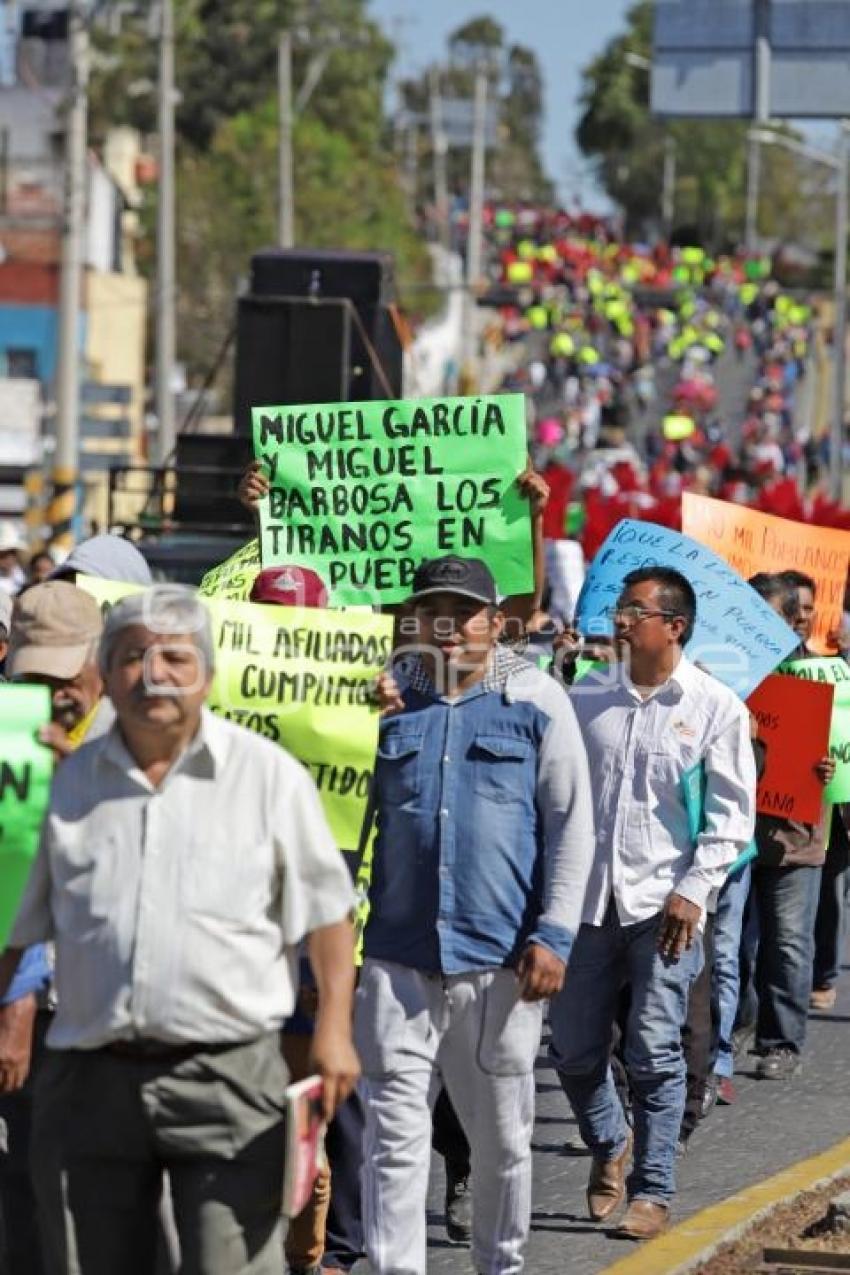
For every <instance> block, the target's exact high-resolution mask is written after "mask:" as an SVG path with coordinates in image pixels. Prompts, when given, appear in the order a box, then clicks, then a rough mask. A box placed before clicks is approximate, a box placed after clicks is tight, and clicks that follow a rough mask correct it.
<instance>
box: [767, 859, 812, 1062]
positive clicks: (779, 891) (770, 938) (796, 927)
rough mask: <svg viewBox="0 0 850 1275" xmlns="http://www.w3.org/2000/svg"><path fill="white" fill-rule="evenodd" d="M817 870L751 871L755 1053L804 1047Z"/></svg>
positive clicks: (771, 869) (796, 868)
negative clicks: (755, 934)
mask: <svg viewBox="0 0 850 1275" xmlns="http://www.w3.org/2000/svg"><path fill="white" fill-rule="evenodd" d="M820 879H821V869H820V868H819V867H818V868H810V867H805V866H801V867H795V868H773V867H765V866H761V865H759V866H758V867H756V868H755V870H754V871H753V889H754V891H755V896H756V902H757V904H758V914H759V950H758V956H757V958H756V992H757V994H758V1001H759V1007H758V1018H757V1019H756V1050H757V1051H758V1052H760V1053H765V1052H766V1051H767V1050H769V1049H792V1050H793V1051H794V1052H795V1053H798V1054H799V1053H802V1050H803V1046H804V1045H805V1043H806V1025H807V1022H808V1017H809V996H810V995H811V991H812V961H813V958H814V948H815V915H816V913H817V906H818V895H819V893H820Z"/></svg>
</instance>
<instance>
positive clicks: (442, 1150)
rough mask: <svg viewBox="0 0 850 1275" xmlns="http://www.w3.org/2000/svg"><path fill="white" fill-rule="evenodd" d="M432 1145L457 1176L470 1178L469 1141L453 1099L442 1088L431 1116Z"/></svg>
mask: <svg viewBox="0 0 850 1275" xmlns="http://www.w3.org/2000/svg"><path fill="white" fill-rule="evenodd" d="M431 1146H432V1147H433V1148H434V1150H435V1151H436V1152H437V1155H441V1156H442V1157H443V1159H444V1160H445V1162H446V1165H447V1166H448V1165H451V1167H452V1171H453V1172H454V1174H455V1176H456V1177H459V1178H468V1177H469V1172H470V1152H469V1141H468V1139H467V1136H466V1134H465V1133H464V1131H463V1128H462V1126H461V1123H460V1121H459V1120H458V1118H457V1113H456V1112H455V1109H454V1107H453V1106H452V1100H451V1098H450V1097H449V1095H448V1093H447V1092H446V1090H445V1089H441V1090H440V1092H439V1094H438V1095H437V1101H436V1103H435V1104H434V1113H433V1116H432V1118H431Z"/></svg>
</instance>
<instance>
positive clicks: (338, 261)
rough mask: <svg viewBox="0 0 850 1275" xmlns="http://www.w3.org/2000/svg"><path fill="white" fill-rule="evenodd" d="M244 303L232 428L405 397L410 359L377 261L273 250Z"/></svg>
mask: <svg viewBox="0 0 850 1275" xmlns="http://www.w3.org/2000/svg"><path fill="white" fill-rule="evenodd" d="M251 285H252V291H251V293H250V294H249V295H248V296H245V297H241V298H240V299H239V302H238V310H237V327H236V377H235V384H234V429H235V431H236V432H237V433H238V434H242V435H247V436H249V437H250V434H251V409H252V408H253V407H271V406H275V405H278V404H280V405H287V404H291V403H336V402H358V401H363V400H368V399H375V398H398V397H399V396H400V395H401V388H402V370H403V360H404V351H403V348H402V343H401V339H400V337H399V334H398V330H397V328H396V324H395V322H394V319H393V312H392V309H391V308H390V305H389V299H390V298H391V296H392V291H393V283H392V259H391V258H390V257H388V256H385V255H384V254H380V253H341V252H319V251H304V252H301V251H295V250H293V251H284V250H280V251H278V250H269V251H268V252H261V253H257V254H256V255H255V256H254V257H253V258H252V260H251Z"/></svg>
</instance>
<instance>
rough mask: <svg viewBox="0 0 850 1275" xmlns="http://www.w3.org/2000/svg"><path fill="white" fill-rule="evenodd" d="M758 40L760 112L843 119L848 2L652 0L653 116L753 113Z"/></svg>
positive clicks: (849, 91)
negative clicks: (763, 80)
mask: <svg viewBox="0 0 850 1275" xmlns="http://www.w3.org/2000/svg"><path fill="white" fill-rule="evenodd" d="M759 38H761V39H762V40H763V41H764V46H763V47H764V54H765V57H764V66H765V69H766V72H767V79H768V84H767V91H766V105H767V116H768V117H769V118H773V119H799V118H806V117H808V118H813V119H840V118H843V117H846V116H850V0H656V5H655V28H654V36H653V58H652V81H651V94H650V103H651V107H652V111H653V113H654V114H656V115H671V116H684V117H696V118H699V117H707V118H712V117H724V116H727V117H728V116H731V117H737V118H741V117H743V118H753V117H754V116H755V115H756V74H755V65H756V45H757V42H758V40H759Z"/></svg>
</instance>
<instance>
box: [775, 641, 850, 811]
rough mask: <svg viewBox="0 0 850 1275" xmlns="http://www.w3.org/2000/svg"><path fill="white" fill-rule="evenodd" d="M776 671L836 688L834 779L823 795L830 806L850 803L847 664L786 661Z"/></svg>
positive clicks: (849, 677)
mask: <svg viewBox="0 0 850 1275" xmlns="http://www.w3.org/2000/svg"><path fill="white" fill-rule="evenodd" d="M776 671H777V673H787V674H790V676H791V677H803V678H806V679H807V681H810V682H820V683H822V684H825V685H827V686H834V687H835V696H834V698H833V701H832V719H831V724H830V730H829V755H830V756H831V757H832V758H833V759H834V761H835V776H834V777H833V779H832V780H831V781H830V783H828V784H827V786H826V788H825V789H824V792H823V795H824V800H825V801H829V802H843V801H850V664H847V663H846V661H845V660H842V659H840V658H839V657H838V656H822V657H818V658H816V659H814V658H813V659H804V660H787V661H786V662H785V663H784V664H780V665H779V668H778V669H777V670H776Z"/></svg>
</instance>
